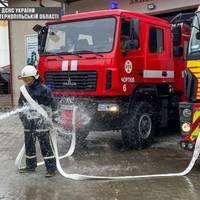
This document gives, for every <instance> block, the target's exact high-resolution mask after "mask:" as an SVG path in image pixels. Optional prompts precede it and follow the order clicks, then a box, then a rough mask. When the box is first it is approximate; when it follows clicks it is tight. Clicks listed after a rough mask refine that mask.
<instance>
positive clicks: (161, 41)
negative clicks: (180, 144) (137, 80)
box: [143, 24, 174, 83]
mask: <svg viewBox="0 0 200 200" xmlns="http://www.w3.org/2000/svg"><path fill="white" fill-rule="evenodd" d="M147 37H148V38H147V51H146V63H145V68H144V71H143V77H144V82H146V83H161V82H173V81H174V67H173V59H172V55H171V49H172V47H171V38H170V29H169V28H167V27H160V26H157V25H153V24H149V25H148V31H147Z"/></svg>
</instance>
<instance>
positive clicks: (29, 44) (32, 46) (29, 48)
mask: <svg viewBox="0 0 200 200" xmlns="http://www.w3.org/2000/svg"><path fill="white" fill-rule="evenodd" d="M25 51H26V52H25V55H26V56H25V65H33V66H35V67H37V64H38V35H37V34H30V35H25Z"/></svg>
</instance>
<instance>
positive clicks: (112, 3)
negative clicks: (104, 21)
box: [109, 0, 119, 9]
mask: <svg viewBox="0 0 200 200" xmlns="http://www.w3.org/2000/svg"><path fill="white" fill-rule="evenodd" d="M109 8H110V9H118V8H119V4H118V3H117V2H116V1H114V0H113V1H112V2H111V3H110V5H109Z"/></svg>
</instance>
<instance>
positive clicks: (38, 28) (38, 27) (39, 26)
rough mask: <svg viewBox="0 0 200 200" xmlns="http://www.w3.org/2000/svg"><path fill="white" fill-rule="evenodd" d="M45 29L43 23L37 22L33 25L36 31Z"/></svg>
mask: <svg viewBox="0 0 200 200" xmlns="http://www.w3.org/2000/svg"><path fill="white" fill-rule="evenodd" d="M42 29H43V26H41V25H39V24H36V25H35V26H34V27H33V30H34V31H35V32H37V33H38V32H39V31H41V30H42Z"/></svg>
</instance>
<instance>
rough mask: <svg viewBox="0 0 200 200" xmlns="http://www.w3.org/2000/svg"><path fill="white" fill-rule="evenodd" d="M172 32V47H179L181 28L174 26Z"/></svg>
mask: <svg viewBox="0 0 200 200" xmlns="http://www.w3.org/2000/svg"><path fill="white" fill-rule="evenodd" d="M172 32H173V44H174V46H179V45H180V44H181V26H180V25H179V26H175V27H174V28H173V30H172Z"/></svg>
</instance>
